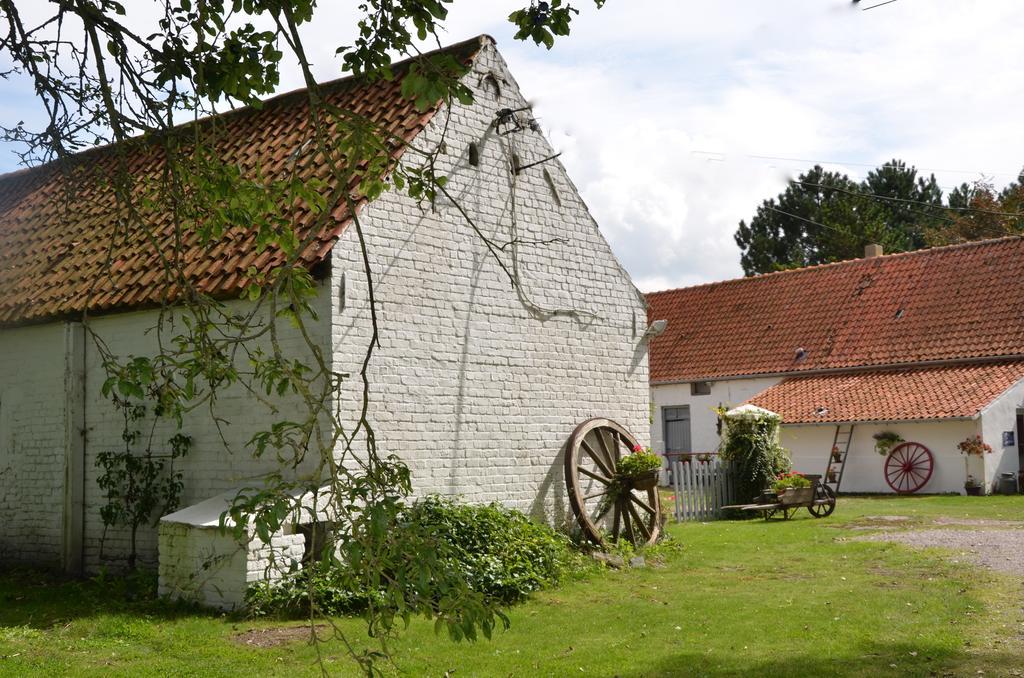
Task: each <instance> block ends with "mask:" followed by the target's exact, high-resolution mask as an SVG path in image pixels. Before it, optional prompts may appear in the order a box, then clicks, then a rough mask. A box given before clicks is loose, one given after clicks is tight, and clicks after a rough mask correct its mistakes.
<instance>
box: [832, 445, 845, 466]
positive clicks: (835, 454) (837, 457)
mask: <svg viewBox="0 0 1024 678" xmlns="http://www.w3.org/2000/svg"><path fill="white" fill-rule="evenodd" d="M842 460H843V453H842V452H840V451H839V447H837V446H835V445H833V446H832V461H834V462H836V463H838V462H841V461H842Z"/></svg>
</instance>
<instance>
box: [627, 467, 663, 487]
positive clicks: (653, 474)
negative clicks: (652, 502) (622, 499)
mask: <svg viewBox="0 0 1024 678" xmlns="http://www.w3.org/2000/svg"><path fill="white" fill-rule="evenodd" d="M658 474H659V469H652V470H650V471H644V472H643V473H638V474H636V475H635V476H629V477H624V478H623V479H622V482H623V484H624V485H629V487H631V488H632V489H634V490H639V491H640V492H646V491H647V490H652V489H654V488H655V487H657V486H658Z"/></svg>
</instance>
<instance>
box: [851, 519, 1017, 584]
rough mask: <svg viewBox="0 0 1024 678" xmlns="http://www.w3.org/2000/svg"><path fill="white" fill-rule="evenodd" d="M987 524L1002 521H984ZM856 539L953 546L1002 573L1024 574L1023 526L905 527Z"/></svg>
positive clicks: (968, 556)
mask: <svg viewBox="0 0 1024 678" xmlns="http://www.w3.org/2000/svg"><path fill="white" fill-rule="evenodd" d="M979 522H981V521H979ZM985 524H986V526H987V525H992V524H1000V522H999V521H985ZM1002 524H1006V523H1002ZM1010 524H1011V525H1013V524H1015V523H1010ZM857 540H858V541H886V542H895V543H898V544H905V545H907V546H913V547H916V548H930V547H937V548H944V549H952V550H953V551H955V552H956V554H957V555H956V556H954V557H962V558H964V559H966V560H970V561H972V562H975V563H979V564H981V565H984V566H985V567H989V568H991V569H993V570H998V571H999V572H1008V573H1010V574H1018V575H1024V528H1015V529H998V528H986V529H980V530H962V529H961V530H949V529H946V530H943V529H925V530H905V531H900V532H886V533H883V534H873V535H870V536H865V537H857Z"/></svg>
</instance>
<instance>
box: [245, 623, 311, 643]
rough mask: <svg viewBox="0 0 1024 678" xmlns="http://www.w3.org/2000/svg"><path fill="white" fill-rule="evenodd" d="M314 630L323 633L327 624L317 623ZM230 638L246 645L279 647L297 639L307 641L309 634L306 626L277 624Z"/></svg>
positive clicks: (250, 630) (295, 641) (297, 640)
mask: <svg viewBox="0 0 1024 678" xmlns="http://www.w3.org/2000/svg"><path fill="white" fill-rule="evenodd" d="M316 630H317V633H318V634H323V633H325V632H326V631H327V625H326V624H318V625H317V627H316ZM232 640H233V641H235V642H236V643H238V644H239V645H246V646H248V647H279V646H281V645H289V644H291V643H297V642H299V641H302V642H305V643H308V642H309V640H310V634H309V627H308V626H278V627H271V628H265V629H249V630H248V631H242V632H241V633H236V634H235V635H234V636H233V637H232Z"/></svg>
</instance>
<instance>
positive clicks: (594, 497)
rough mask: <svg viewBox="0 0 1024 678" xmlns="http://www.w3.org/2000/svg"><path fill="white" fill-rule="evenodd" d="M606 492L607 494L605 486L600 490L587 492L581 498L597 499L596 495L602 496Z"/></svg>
mask: <svg viewBox="0 0 1024 678" xmlns="http://www.w3.org/2000/svg"><path fill="white" fill-rule="evenodd" d="M606 494H608V489H607V488H605V489H603V490H601V491H600V492H594V493H593V494H588V495H586V496H585V497H583V500H584V501H586V500H588V499H597V498H598V497H602V496H604V495H606Z"/></svg>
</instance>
